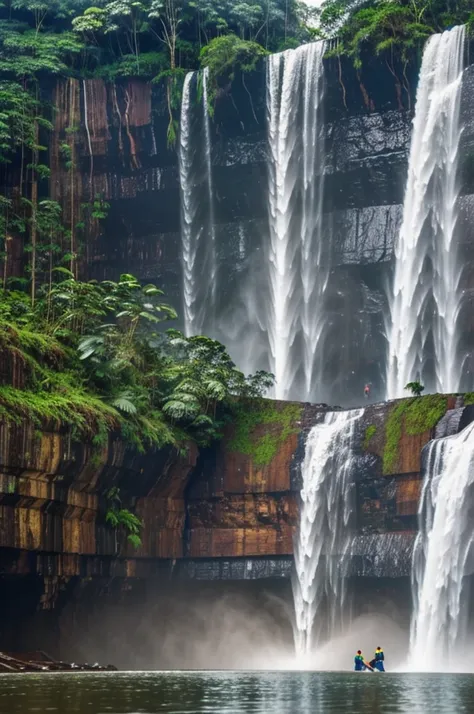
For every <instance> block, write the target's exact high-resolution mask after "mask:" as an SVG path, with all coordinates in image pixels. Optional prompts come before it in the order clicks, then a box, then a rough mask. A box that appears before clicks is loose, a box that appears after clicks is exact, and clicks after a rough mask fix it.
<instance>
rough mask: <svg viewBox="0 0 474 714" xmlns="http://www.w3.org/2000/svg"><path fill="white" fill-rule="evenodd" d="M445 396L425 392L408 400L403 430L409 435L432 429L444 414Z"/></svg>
mask: <svg viewBox="0 0 474 714" xmlns="http://www.w3.org/2000/svg"><path fill="white" fill-rule="evenodd" d="M446 408H447V398H446V397H445V396H443V395H442V394H427V395H426V397H415V398H414V399H412V400H410V403H409V404H408V405H407V408H406V410H405V430H406V433H407V434H409V435H410V436H414V435H416V434H423V432H425V431H428V429H433V427H435V426H436V424H437V423H438V422H439V420H440V419H441V417H443V416H444V415H445V414H446Z"/></svg>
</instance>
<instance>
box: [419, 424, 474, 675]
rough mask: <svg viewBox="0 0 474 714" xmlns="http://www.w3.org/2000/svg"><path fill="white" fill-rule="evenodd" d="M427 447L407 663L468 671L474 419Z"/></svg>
mask: <svg viewBox="0 0 474 714" xmlns="http://www.w3.org/2000/svg"><path fill="white" fill-rule="evenodd" d="M426 450H427V452H426V455H425V458H426V460H425V469H424V471H425V480H424V484H423V492H422V497H421V502H420V510H419V527H420V531H419V534H418V537H417V540H416V544H415V550H414V555H413V574H412V584H413V595H414V603H415V611H414V615H413V622H412V632H411V641H410V663H411V666H412V667H413V669H415V670H418V671H445V670H446V669H467V670H470V669H471V667H472V664H471V663H470V664H469V666H468V667H467V668H466V665H465V659H464V658H465V648H466V645H467V644H468V632H467V620H468V614H469V612H468V611H469V607H470V603H469V600H470V597H469V595H470V594H469V582H468V576H470V575H472V574H473V573H474V528H473V515H474V422H473V423H471V424H469V426H467V427H466V428H465V429H464V430H463V431H462V432H460V433H459V434H456V435H455V436H449V437H446V438H444V439H435V440H434V441H432V442H430V443H429V444H428V446H427V447H426ZM471 658H472V651H471Z"/></svg>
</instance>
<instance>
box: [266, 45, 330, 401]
mask: <svg viewBox="0 0 474 714" xmlns="http://www.w3.org/2000/svg"><path fill="white" fill-rule="evenodd" d="M324 50H325V44H324V42H315V43H311V44H308V45H303V46H302V47H299V48H298V49H297V50H288V51H287V52H283V53H280V54H276V55H272V56H270V57H269V58H268V63H267V124H268V143H269V149H270V166H269V228H270V231H269V232H270V236H269V243H268V257H267V270H268V284H269V294H270V303H271V305H270V306H269V308H268V309H267V312H266V331H267V334H268V340H269V345H270V350H271V357H272V359H271V366H270V369H271V371H272V372H273V373H274V374H275V377H276V388H275V397H276V398H278V399H287V398H288V397H289V395H290V394H292V395H293V396H294V395H295V394H298V395H299V397H300V398H302V399H305V398H308V399H309V398H311V396H312V395H313V394H314V393H315V392H317V389H318V387H319V386H320V385H319V384H318V379H317V377H316V375H315V361H316V355H318V357H319V363H321V354H320V352H321V350H320V348H321V339H322V332H323V329H322V328H323V316H324V313H323V298H324V292H325V288H326V284H327V278H328V270H326V269H324V268H323V266H322V260H321V257H322V235H321V215H322V198H323V180H322V176H323V171H324V135H323V128H324V127H323V113H322V105H323V102H322V98H323V84H324V82H323V79H324V69H323V55H324ZM301 342H302V344H301Z"/></svg>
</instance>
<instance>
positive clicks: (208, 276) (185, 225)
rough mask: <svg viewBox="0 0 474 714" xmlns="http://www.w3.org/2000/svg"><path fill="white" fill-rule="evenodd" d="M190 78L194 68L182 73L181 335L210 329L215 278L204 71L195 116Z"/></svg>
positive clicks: (209, 146) (205, 73)
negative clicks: (199, 104) (200, 94)
mask: <svg viewBox="0 0 474 714" xmlns="http://www.w3.org/2000/svg"><path fill="white" fill-rule="evenodd" d="M195 80H196V81H195ZM196 83H197V73H196V72H190V73H189V74H187V75H186V78H185V81H184V87H183V97H182V102H181V122H180V136H179V176H180V187H181V262H182V269H183V303H184V304H183V309H184V331H185V334H186V335H187V336H191V335H197V334H201V333H202V332H203V331H204V329H206V330H211V331H212V326H213V322H214V319H213V313H214V307H215V293H216V278H217V269H216V235H215V225H214V192H213V184H212V163H211V130H210V122H209V112H208V72H207V70H205V71H204V72H203V75H202V113H201V115H200V116H197V112H196V105H197V99H196V100H195V99H194V96H193V87H195V85H196ZM195 93H196V94H197V92H195ZM203 136H204V142H203V141H202V138H203Z"/></svg>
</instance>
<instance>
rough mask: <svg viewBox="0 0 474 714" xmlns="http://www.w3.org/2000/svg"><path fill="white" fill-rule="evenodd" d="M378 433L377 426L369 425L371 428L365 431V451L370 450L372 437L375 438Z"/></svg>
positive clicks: (363, 445)
mask: <svg viewBox="0 0 474 714" xmlns="http://www.w3.org/2000/svg"><path fill="white" fill-rule="evenodd" d="M376 432H377V427H376V426H375V424H369V426H368V427H367V429H366V430H365V436H364V443H363V444H362V447H363V449H364V451H367V450H368V448H369V444H370V442H371V440H372V437H374V436H375V434H376Z"/></svg>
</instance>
